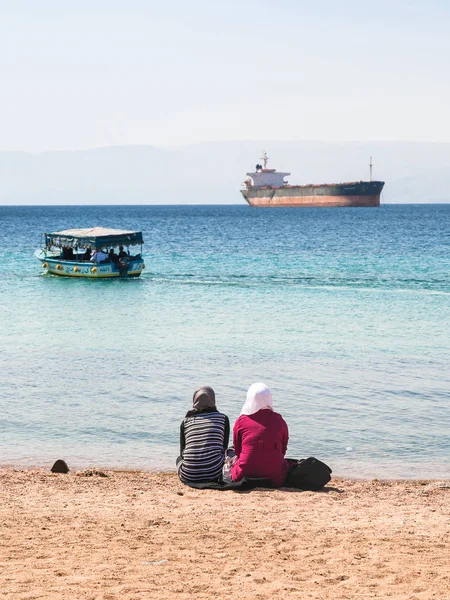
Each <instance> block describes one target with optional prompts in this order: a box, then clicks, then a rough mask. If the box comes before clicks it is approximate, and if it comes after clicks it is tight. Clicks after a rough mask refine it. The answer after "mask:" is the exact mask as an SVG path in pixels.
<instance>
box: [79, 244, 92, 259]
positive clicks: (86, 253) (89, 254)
mask: <svg viewBox="0 0 450 600" xmlns="http://www.w3.org/2000/svg"><path fill="white" fill-rule="evenodd" d="M91 258H92V251H91V247H90V246H88V247H87V248H86V250H85V251H84V254H83V255H82V256H81V260H91Z"/></svg>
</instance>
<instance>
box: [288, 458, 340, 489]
mask: <svg viewBox="0 0 450 600" xmlns="http://www.w3.org/2000/svg"><path fill="white" fill-rule="evenodd" d="M287 460H288V461H289V462H290V463H291V467H290V468H289V471H288V474H287V476H286V480H285V482H284V487H292V488H298V489H300V490H313V491H316V490H320V489H321V488H323V486H324V485H326V484H327V483H328V482H329V481H330V479H331V472H332V471H331V469H330V467H329V466H328V465H326V464H325V463H323V462H322V461H320V460H318V459H317V458H314V457H313V456H310V457H309V458H302V459H301V460H298V461H297V460H292V459H287Z"/></svg>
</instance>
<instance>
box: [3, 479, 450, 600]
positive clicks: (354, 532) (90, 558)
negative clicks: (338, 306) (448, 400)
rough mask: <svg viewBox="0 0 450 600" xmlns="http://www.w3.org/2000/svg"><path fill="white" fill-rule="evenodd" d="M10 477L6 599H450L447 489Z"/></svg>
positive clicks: (435, 485) (438, 485)
mask: <svg viewBox="0 0 450 600" xmlns="http://www.w3.org/2000/svg"><path fill="white" fill-rule="evenodd" d="M105 473H106V474H107V475H108V476H107V477H101V476H100V475H99V472H91V473H90V474H89V473H87V472H71V473H69V474H68V475H55V474H51V473H49V472H46V471H43V470H25V471H24V470H17V469H11V468H4V469H0V502H1V504H0V519H1V536H0V598H1V599H8V600H10V599H15V600H16V599H20V600H25V599H27V600H32V599H37V598H45V599H49V600H52V599H56V598H58V599H72V598H74V599H76V598H90V599H94V598H95V599H104V600H113V599H114V600H115V599H127V600H128V599H129V600H131V599H141V598H161V599H165V598H167V599H174V598H179V599H185V598H186V599H187V598H205V599H206V598H207V599H209V598H217V599H219V598H221V599H222V598H223V599H224V600H225V599H227V600H230V599H246V598H252V599H265V598H324V599H328V598H333V599H334V600H336V599H341V598H351V599H357V600H370V599H371V598H395V599H400V598H401V599H405V600H406V599H408V600H413V599H424V600H425V599H426V600H429V599H431V598H436V599H438V600H445V599H450V482H425V481H421V482H417V481H416V482H412V481H410V482H405V481H401V482H378V481H371V482H360V481H347V480H332V481H331V482H330V484H329V486H328V487H327V488H326V489H325V490H324V491H322V492H316V493H313V492H300V491H289V490H254V491H251V492H247V493H242V492H241V493H237V492H220V491H213V490H207V491H197V490H192V489H190V488H188V487H185V486H184V485H182V484H181V483H180V482H179V481H178V479H177V477H176V475H175V474H173V473H143V472H120V471H106V472H105Z"/></svg>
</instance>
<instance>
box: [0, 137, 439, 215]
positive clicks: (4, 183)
mask: <svg viewBox="0 0 450 600" xmlns="http://www.w3.org/2000/svg"><path fill="white" fill-rule="evenodd" d="M263 149H264V150H266V151H267V153H268V155H269V157H270V160H269V165H268V166H269V167H271V168H276V169H277V170H284V171H288V172H291V176H290V177H289V178H288V180H289V183H292V184H301V183H305V184H306V183H339V182H344V181H359V180H367V179H368V178H369V166H368V165H369V158H370V157H371V156H372V160H373V165H374V167H373V178H374V179H379V180H383V181H385V182H386V186H385V188H384V191H383V195H382V198H381V200H382V203H432V202H439V203H442V202H450V144H440V143H423V142H339V143H338V142H336V143H332V142H319V141H296V142H279V141H278V142H277V141H249V140H246V141H231V142H207V143H199V144H193V145H190V146H183V147H177V148H156V147H153V146H112V147H107V148H97V149H93V150H80V151H75V152H44V153H42V154H29V153H27V152H0V204H243V203H244V200H243V198H242V197H241V195H240V193H239V187H240V184H241V182H242V181H243V179H244V178H245V174H246V172H247V171H250V170H253V169H254V166H255V164H256V163H258V162H260V157H261V152H262V150H263Z"/></svg>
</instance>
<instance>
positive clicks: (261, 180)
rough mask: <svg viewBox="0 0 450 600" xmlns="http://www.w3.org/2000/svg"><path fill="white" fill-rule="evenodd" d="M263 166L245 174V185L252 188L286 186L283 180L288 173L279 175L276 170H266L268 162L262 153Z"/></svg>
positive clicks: (258, 166)
mask: <svg viewBox="0 0 450 600" xmlns="http://www.w3.org/2000/svg"><path fill="white" fill-rule="evenodd" d="M261 159H262V161H263V165H259V164H258V165H256V167H255V171H252V172H250V173H247V180H246V181H245V183H246V184H247V185H250V186H254V187H265V186H270V187H282V186H284V185H287V181H285V180H284V178H285V177H288V176H289V175H290V173H281V172H279V171H277V170H276V169H268V168H267V161H268V160H269V158H268V156H267V154H266V152H263V155H262V157H261Z"/></svg>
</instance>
